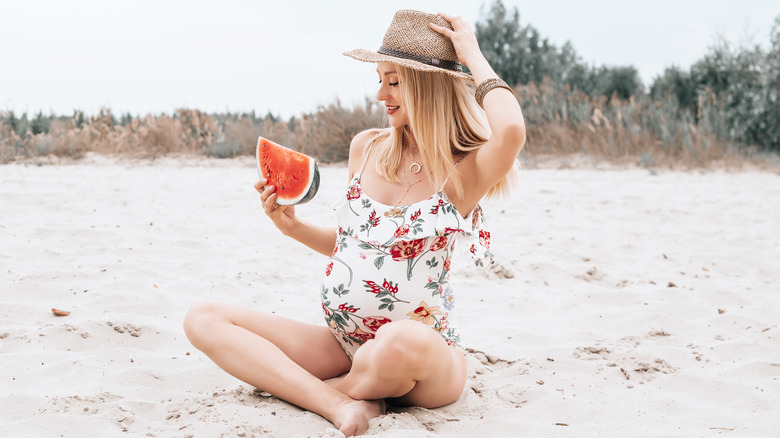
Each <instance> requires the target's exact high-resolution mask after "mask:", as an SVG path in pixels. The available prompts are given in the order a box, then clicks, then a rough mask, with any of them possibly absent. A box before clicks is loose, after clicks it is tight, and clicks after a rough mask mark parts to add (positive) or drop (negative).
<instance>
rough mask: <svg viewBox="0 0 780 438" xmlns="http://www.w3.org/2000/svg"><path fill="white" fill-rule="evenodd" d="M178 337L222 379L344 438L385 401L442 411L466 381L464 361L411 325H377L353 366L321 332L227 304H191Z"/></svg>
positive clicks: (426, 329)
mask: <svg viewBox="0 0 780 438" xmlns="http://www.w3.org/2000/svg"><path fill="white" fill-rule="evenodd" d="M184 331H185V333H186V334H187V338H188V339H189V340H190V342H192V345H194V346H195V347H196V348H197V349H199V350H201V351H203V352H204V353H205V354H206V355H207V356H209V358H211V360H213V361H214V362H215V363H216V364H217V365H218V366H219V367H221V368H222V369H224V370H225V371H227V372H228V373H229V374H231V375H233V376H234V377H236V378H238V379H240V380H242V381H244V382H246V383H248V384H250V385H253V386H255V387H257V388H258V389H261V390H263V391H266V392H269V393H271V394H273V395H275V396H277V397H279V398H281V399H283V400H286V401H288V402H290V403H293V404H295V405H297V406H300V407H302V408H304V409H306V410H309V411H312V412H315V413H317V414H319V415H322V416H323V417H325V418H326V419H328V420H329V421H331V422H332V423H333V424H334V425H335V426H336V427H337V428H339V430H340V431H341V432H342V433H344V434H345V435H347V436H352V435H357V434H362V433H363V432H365V431H366V429H367V428H368V420H369V419H370V418H373V417H376V416H378V415H381V413H382V411H383V408H384V406H383V405H384V403H383V402H382V399H384V398H396V399H397V400H398V401H399V402H402V403H406V404H413V405H416V406H422V407H430V408H433V407H438V406H443V405H446V404H449V403H452V402H453V401H455V400H457V398H458V397H459V396H460V394H461V392H462V391H463V386H464V384H465V380H466V364H465V359H464V357H463V354H462V353H461V352H459V351H457V350H456V349H454V348H452V347H449V346H448V345H447V344H446V342H445V341H444V339H442V337H441V336H439V335H438V334H437V333H436V332H435V331H433V330H432V329H431V328H430V327H427V326H425V325H423V324H421V323H419V322H416V321H397V322H393V323H389V324H386V325H384V326H382V327H381V328H380V329H379V331H378V332H377V335H376V338H375V339H373V340H370V341H368V342H367V343H366V344H365V345H363V346H362V347H361V348H360V349H358V351H357V353H356V354H355V357H354V362H350V360H349V358H348V357H347V355H346V354H344V351H343V350H342V349H341V346H340V345H339V343H338V341H337V340H336V338H335V337H334V336H333V335H332V334H331V332H330V330H329V329H328V328H327V327H325V326H320V325H314V324H307V323H303V322H299V321H295V320H292V319H289V318H284V317H281V316H278V315H274V314H269V313H265V312H260V311H256V310H250V309H245V308H242V307H238V306H234V305H231V304H226V303H216V302H206V303H199V304H196V305H195V306H193V307H192V309H190V311H189V312H188V313H187V316H186V318H185V320H184ZM338 376H343V378H341V379H338V380H337V381H331V382H330V383H331V384H328V383H325V382H324V381H323V380H327V379H331V378H334V377H338Z"/></svg>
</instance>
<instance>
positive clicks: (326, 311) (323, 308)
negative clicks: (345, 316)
mask: <svg viewBox="0 0 780 438" xmlns="http://www.w3.org/2000/svg"><path fill="white" fill-rule="evenodd" d="M322 311H323V312H325V315H327V316H330V310H328V308H327V307H325V304H324V303H323V304H322Z"/></svg>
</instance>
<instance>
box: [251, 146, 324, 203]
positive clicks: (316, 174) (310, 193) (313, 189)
mask: <svg viewBox="0 0 780 438" xmlns="http://www.w3.org/2000/svg"><path fill="white" fill-rule="evenodd" d="M263 140H266V141H270V140H267V139H265V138H263V137H262V136H261V137H259V138H258V139H257V150H256V151H255V162H256V164H257V173H258V175H260V178H264V179H267V176H266V175H264V174H263V170H262V169H261V168H260V146H261V145H262V143H263ZM282 147H284V146H282ZM286 149H287V148H286ZM306 158H308V162H309V175H311V183H310V184H309V189H308V190H307V191H306V192H305V193H303V194H302V195H300V196H298V197H296V198H286V197H284V196H279V195H278V194H277V198H276V203H277V204H279V205H298V204H305V203H307V202H309V201H311V200H312V199H313V198H314V196H315V195H316V194H317V191H318V190H319V188H320V170H319V168H318V167H317V162H316V161H315V160H314V158H312V157H309V156H306Z"/></svg>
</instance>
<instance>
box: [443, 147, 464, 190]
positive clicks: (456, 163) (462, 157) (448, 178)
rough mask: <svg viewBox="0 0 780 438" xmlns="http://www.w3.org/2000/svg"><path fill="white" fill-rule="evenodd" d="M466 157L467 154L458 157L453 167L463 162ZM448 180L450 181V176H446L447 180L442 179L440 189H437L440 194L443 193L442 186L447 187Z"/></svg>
mask: <svg viewBox="0 0 780 438" xmlns="http://www.w3.org/2000/svg"><path fill="white" fill-rule="evenodd" d="M466 155H468V153H466V154H463V155H461V156H460V158H458V161H456V162H455V167H458V164H460V162H461V161H463V159H464V158H466ZM449 180H450V176H449V175H447V178H444V182H443V183H442V184H441V187H439V191H440V192H441V191H444V186H446V185H447V181H449Z"/></svg>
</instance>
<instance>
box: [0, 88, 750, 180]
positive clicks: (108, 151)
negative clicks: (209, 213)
mask: <svg viewBox="0 0 780 438" xmlns="http://www.w3.org/2000/svg"><path fill="white" fill-rule="evenodd" d="M515 95H516V97H517V99H518V101H520V103H521V105H522V106H523V111H524V114H525V117H526V122H527V125H528V142H527V146H526V149H525V150H524V152H523V155H524V156H525V157H534V156H547V157H566V156H580V157H581V156H586V157H589V158H590V159H593V160H598V161H608V162H613V163H630V164H635V165H639V166H644V167H689V168H690V167H707V166H711V165H712V164H713V163H727V164H730V165H741V163H743V162H745V161H750V160H753V161H756V160H758V161H761V160H762V159H763V158H762V156H760V155H759V154H756V153H755V150H754V149H751V148H747V147H744V146H737V145H735V144H734V143H732V142H729V141H728V140H726V139H725V138H727V134H728V133H725V132H720V131H719V130H718V129H719V127H722V126H724V125H725V124H724V123H723V115H722V114H723V111H721V109H720V107H719V106H718V102H717V101H716V100H715V99H714V98H713V97H712V96H705V97H703V98H702V99H704V100H702V101H700V105H699V107H700V110H699V113H698V114H696V115H695V116H693V115H690V114H688V113H687V112H685V111H680V109H679V108H677V106H676V105H675V104H674V100H673V99H668V100H665V101H663V102H656V101H653V100H651V99H649V98H648V97H643V98H640V99H634V98H632V99H630V100H628V101H620V100H618V99H615V98H613V99H606V98H601V99H592V98H590V97H589V96H586V95H584V94H583V93H579V92H577V91H572V90H568V89H563V90H556V89H554V88H553V87H551V86H550V85H549V84H546V83H543V84H541V85H535V84H529V85H524V86H518V87H516V88H515ZM77 116H78V114H77V115H76V116H74V117H72V118H54V117H52V120H51V124H50V129H48V131H47V132H42V133H39V134H36V135H33V134H32V132H30V131H27V132H25V133H23V134H22V135H20V133H19V132H16V131H15V130H14V129H11V127H10V126H9V125H8V124H7V123H3V120H6V121H7V120H8V117H7V116H5V117H0V160H1V161H3V162H9V161H16V160H25V159H29V158H34V157H39V156H47V155H54V156H59V157H73V158H79V157H82V156H83V155H84V154H85V153H87V152H95V153H98V154H103V155H110V156H127V157H143V158H156V157H161V156H165V155H170V154H195V155H207V156H213V157H219V158H225V157H233V156H237V155H251V154H254V150H255V144H256V141H257V137H258V136H259V135H263V136H265V137H267V138H270V139H273V140H274V141H277V142H278V143H281V144H285V145H288V146H290V147H292V148H294V149H297V150H300V151H302V152H304V153H306V154H309V155H312V156H314V157H316V158H317V159H318V160H320V161H322V162H342V161H345V160H346V159H347V158H348V156H349V145H350V141H351V140H352V137H354V135H355V134H357V133H358V132H360V131H362V130H364V129H369V128H375V127H381V126H383V125H384V123H385V120H384V114H383V112H382V109H381V108H380V106H379V105H377V104H376V103H372V102H371V101H369V100H367V101H366V102H365V103H364V104H362V105H357V106H355V107H353V108H346V107H344V106H342V105H341V102H339V101H338V100H337V101H336V102H334V103H332V104H330V105H328V106H327V107H320V108H318V109H317V111H315V112H313V113H310V114H304V115H301V116H299V117H295V118H292V119H290V120H289V121H286V122H285V121H281V120H277V119H275V118H274V117H272V116H266V117H264V118H258V117H256V116H255V115H254V114H213V115H209V114H205V113H202V112H200V111H198V110H192V109H180V110H178V111H176V113H175V114H174V115H159V116H151V115H147V116H145V117H136V118H132V119H131V120H125V122H126V123H124V124H119V123H117V122H116V119H115V118H114V116H113V115H112V114H111V112H110V111H109V110H102V111H100V113H99V114H97V115H95V116H93V117H90V118H87V119H84V122H83V123H82V124H81V126H78V122H77V120H81V119H80V118H79V117H77ZM721 129H722V128H721Z"/></svg>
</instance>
